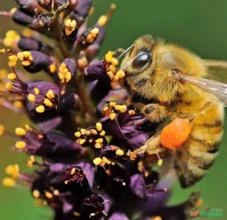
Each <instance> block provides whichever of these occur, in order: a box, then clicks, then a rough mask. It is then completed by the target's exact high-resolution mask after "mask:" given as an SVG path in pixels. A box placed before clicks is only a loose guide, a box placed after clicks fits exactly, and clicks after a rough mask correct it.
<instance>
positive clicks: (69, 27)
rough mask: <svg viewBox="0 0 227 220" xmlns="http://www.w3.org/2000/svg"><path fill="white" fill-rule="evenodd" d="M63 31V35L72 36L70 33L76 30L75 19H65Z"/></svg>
mask: <svg viewBox="0 0 227 220" xmlns="http://www.w3.org/2000/svg"><path fill="white" fill-rule="evenodd" d="M64 25H65V27H64V30H65V35H66V36H69V35H71V34H72V32H73V31H74V30H75V29H76V27H77V23H76V20H75V19H67V20H65V22H64Z"/></svg>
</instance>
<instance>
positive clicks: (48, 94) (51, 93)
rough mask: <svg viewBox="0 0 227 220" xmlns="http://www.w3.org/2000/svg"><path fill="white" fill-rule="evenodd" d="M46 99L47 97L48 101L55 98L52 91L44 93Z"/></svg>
mask: <svg viewBox="0 0 227 220" xmlns="http://www.w3.org/2000/svg"><path fill="white" fill-rule="evenodd" d="M46 97H47V98H48V99H53V98H54V97H55V95H54V91H53V90H52V89H49V90H48V91H47V93H46Z"/></svg>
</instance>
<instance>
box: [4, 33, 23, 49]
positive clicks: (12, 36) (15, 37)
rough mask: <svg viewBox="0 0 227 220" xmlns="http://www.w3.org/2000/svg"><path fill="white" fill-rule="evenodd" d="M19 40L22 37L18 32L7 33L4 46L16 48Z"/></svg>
mask: <svg viewBox="0 0 227 220" xmlns="http://www.w3.org/2000/svg"><path fill="white" fill-rule="evenodd" d="M19 40H20V35H19V34H18V33H17V32H16V31H14V30H10V31H7V32H6V36H5V38H4V39H3V44H4V46H6V47H16V46H17V42H18V41H19Z"/></svg>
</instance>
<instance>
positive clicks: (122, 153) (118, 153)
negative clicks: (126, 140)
mask: <svg viewBox="0 0 227 220" xmlns="http://www.w3.org/2000/svg"><path fill="white" fill-rule="evenodd" d="M115 153H116V155H117V156H123V155H124V151H123V150H121V149H117V150H116V152H115Z"/></svg>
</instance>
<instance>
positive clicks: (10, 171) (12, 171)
mask: <svg viewBox="0 0 227 220" xmlns="http://www.w3.org/2000/svg"><path fill="white" fill-rule="evenodd" d="M5 172H6V174H7V175H9V176H11V177H12V178H13V179H16V178H17V177H18V176H19V174H20V167H19V165H18V164H10V165H8V166H7V167H6V168H5Z"/></svg>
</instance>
